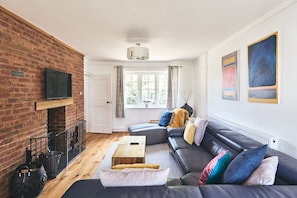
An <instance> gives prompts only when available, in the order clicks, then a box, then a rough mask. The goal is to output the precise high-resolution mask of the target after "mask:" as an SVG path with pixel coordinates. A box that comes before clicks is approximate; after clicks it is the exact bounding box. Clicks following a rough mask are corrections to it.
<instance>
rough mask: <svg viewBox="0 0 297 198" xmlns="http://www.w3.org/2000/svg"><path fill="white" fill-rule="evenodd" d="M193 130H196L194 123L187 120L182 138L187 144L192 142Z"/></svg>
mask: <svg viewBox="0 0 297 198" xmlns="http://www.w3.org/2000/svg"><path fill="white" fill-rule="evenodd" d="M195 130H196V127H195V125H194V124H193V123H192V122H191V121H189V122H188V123H187V126H186V128H185V131H184V140H185V141H186V142H187V143H188V144H193V142H194V136H195Z"/></svg>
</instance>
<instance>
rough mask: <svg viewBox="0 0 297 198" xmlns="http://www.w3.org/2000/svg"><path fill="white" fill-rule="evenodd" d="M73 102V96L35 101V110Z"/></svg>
mask: <svg viewBox="0 0 297 198" xmlns="http://www.w3.org/2000/svg"><path fill="white" fill-rule="evenodd" d="M71 104H73V98H67V99H58V100H45V101H40V102H35V110H36V111H38V110H44V109H52V108H56V107H62V106H67V105H71Z"/></svg>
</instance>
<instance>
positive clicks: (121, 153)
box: [111, 136, 146, 166]
mask: <svg viewBox="0 0 297 198" xmlns="http://www.w3.org/2000/svg"><path fill="white" fill-rule="evenodd" d="M145 141H146V137H145V136H124V137H122V139H121V140H120V141H119V145H118V147H117V149H116V150H115V152H114V153H113V155H112V158H111V159H112V160H111V166H114V165H117V164H134V163H145V156H144V155H145ZM133 143H137V144H133Z"/></svg>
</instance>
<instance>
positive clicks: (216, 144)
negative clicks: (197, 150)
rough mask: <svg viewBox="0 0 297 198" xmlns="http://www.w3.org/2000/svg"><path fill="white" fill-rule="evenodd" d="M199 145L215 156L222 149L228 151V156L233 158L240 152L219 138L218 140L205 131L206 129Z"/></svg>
mask: <svg viewBox="0 0 297 198" xmlns="http://www.w3.org/2000/svg"><path fill="white" fill-rule="evenodd" d="M201 145H202V146H203V147H204V148H205V149H206V150H207V151H208V152H210V153H211V154H212V155H213V156H217V155H218V154H220V153H221V152H223V151H224V150H229V151H230V158H231V159H233V158H234V157H236V156H237V155H238V154H239V153H240V152H241V151H240V152H239V151H237V150H234V149H233V148H232V147H230V146H228V145H226V144H224V143H223V142H221V141H220V140H218V139H217V138H216V137H214V136H213V135H211V134H210V133H207V131H206V132H205V134H204V137H203V140H202V142H201Z"/></svg>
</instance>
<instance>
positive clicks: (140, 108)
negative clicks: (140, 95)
mask: <svg viewBox="0 0 297 198" xmlns="http://www.w3.org/2000/svg"><path fill="white" fill-rule="evenodd" d="M125 109H132V110H133V109H137V110H144V109H166V107H125Z"/></svg>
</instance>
